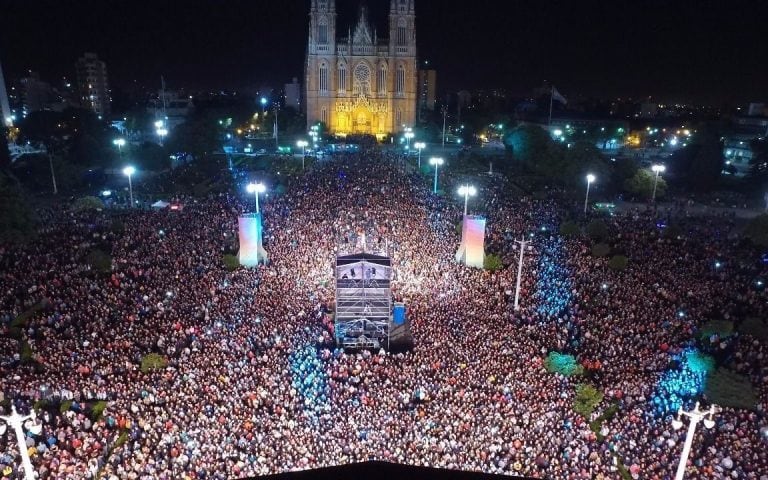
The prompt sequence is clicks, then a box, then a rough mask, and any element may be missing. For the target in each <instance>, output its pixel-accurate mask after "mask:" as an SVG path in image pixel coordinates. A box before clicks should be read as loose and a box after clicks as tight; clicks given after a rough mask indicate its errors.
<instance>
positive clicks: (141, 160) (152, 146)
mask: <svg viewBox="0 0 768 480" xmlns="http://www.w3.org/2000/svg"><path fill="white" fill-rule="evenodd" d="M133 156H135V158H136V162H135V163H137V164H138V165H139V168H141V169H142V170H145V171H152V172H160V171H163V170H167V169H169V168H171V158H170V156H169V155H168V152H167V151H166V149H165V148H163V147H161V146H160V145H158V144H157V143H153V142H144V143H142V144H141V146H140V147H139V148H138V150H136V151H135V154H134V155H133Z"/></svg>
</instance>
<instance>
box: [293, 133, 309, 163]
mask: <svg viewBox="0 0 768 480" xmlns="http://www.w3.org/2000/svg"><path fill="white" fill-rule="evenodd" d="M307 145H309V143H308V142H307V141H306V140H299V141H298V142H296V146H297V147H301V169H302V170H304V157H306V156H307Z"/></svg>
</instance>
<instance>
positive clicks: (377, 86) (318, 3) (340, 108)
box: [304, 0, 418, 140]
mask: <svg viewBox="0 0 768 480" xmlns="http://www.w3.org/2000/svg"><path fill="white" fill-rule="evenodd" d="M414 2H415V0H391V5H390V11H389V38H388V39H385V38H379V35H378V32H376V30H375V29H373V28H372V27H371V24H370V23H369V21H368V12H367V10H366V9H365V7H363V8H361V9H360V15H359V17H358V20H357V24H356V25H355V26H354V28H350V29H348V35H347V36H346V37H337V35H336V33H337V24H336V2H335V1H334V0H312V4H311V9H310V14H309V16H310V20H309V42H308V45H307V61H306V64H305V79H306V81H305V83H304V84H305V85H306V92H305V93H306V108H307V123H308V127H309V126H310V125H314V124H316V123H317V122H322V123H323V124H325V126H326V128H327V129H328V131H329V132H330V133H331V134H334V135H338V136H342V137H343V136H345V135H350V134H369V135H375V136H376V137H377V138H378V139H379V140H382V139H384V138H385V137H387V136H388V135H391V134H395V133H397V132H401V131H403V130H404V129H405V127H411V126H413V124H414V121H415V120H416V99H417V77H418V71H417V63H416V23H415V22H416V15H415V11H414Z"/></svg>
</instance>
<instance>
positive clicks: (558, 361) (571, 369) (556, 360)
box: [544, 352, 584, 377]
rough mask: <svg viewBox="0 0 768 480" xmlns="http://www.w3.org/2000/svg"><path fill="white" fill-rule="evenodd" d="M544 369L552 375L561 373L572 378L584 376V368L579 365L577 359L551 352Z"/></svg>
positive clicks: (545, 361)
mask: <svg viewBox="0 0 768 480" xmlns="http://www.w3.org/2000/svg"><path fill="white" fill-rule="evenodd" d="M544 368H546V369H547V371H548V372H551V373H559V374H561V375H565V376H566V377H570V376H572V375H583V374H584V367H582V366H581V365H579V363H578V362H577V361H576V357H574V356H573V355H567V354H564V353H559V352H549V354H547V356H546V358H545V359H544Z"/></svg>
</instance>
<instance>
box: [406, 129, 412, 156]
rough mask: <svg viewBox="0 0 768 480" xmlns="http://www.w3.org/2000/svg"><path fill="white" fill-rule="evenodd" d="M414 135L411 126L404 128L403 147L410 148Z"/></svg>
mask: <svg viewBox="0 0 768 480" xmlns="http://www.w3.org/2000/svg"><path fill="white" fill-rule="evenodd" d="M413 137H414V133H413V131H412V130H411V127H408V128H406V129H405V149H406V150H410V148H411V139H412V138H413Z"/></svg>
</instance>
